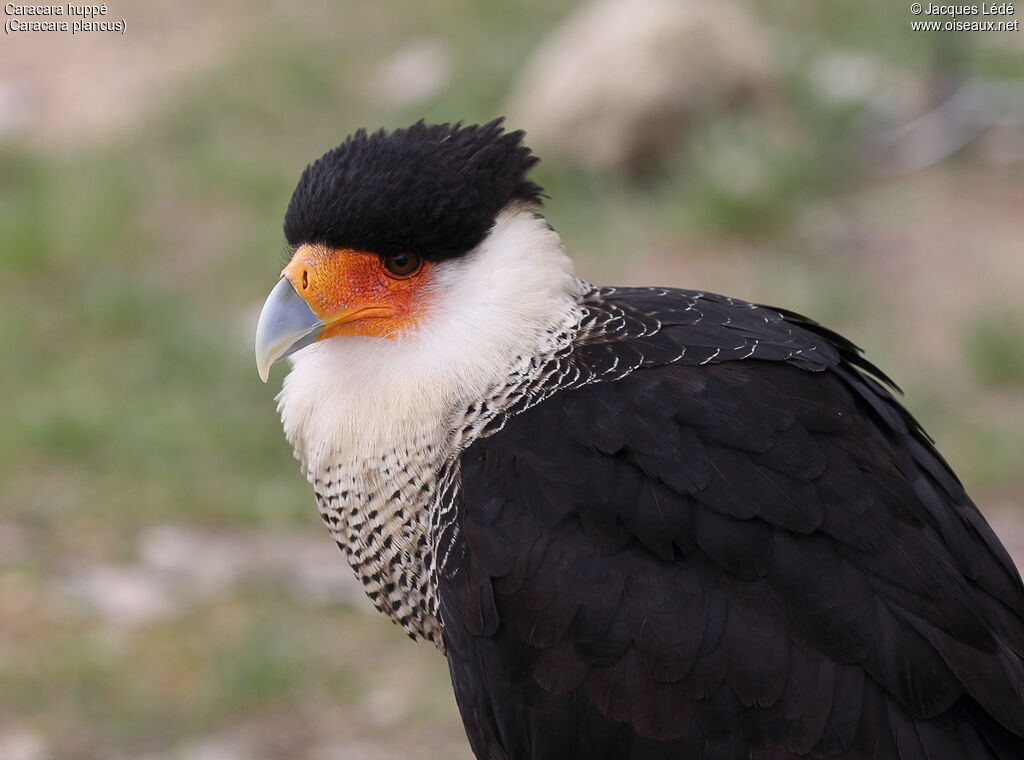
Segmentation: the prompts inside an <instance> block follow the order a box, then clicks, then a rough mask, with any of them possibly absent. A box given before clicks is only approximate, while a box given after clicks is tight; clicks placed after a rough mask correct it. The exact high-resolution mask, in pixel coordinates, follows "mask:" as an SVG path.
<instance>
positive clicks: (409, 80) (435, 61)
mask: <svg viewBox="0 0 1024 760" xmlns="http://www.w3.org/2000/svg"><path fill="white" fill-rule="evenodd" d="M451 77H452V54H451V50H450V49H449V48H448V46H447V45H446V44H445V43H443V42H441V41H440V40H436V39H422V40H417V41H415V42H412V43H410V44H409V45H407V46H406V47H404V48H402V49H401V50H399V51H398V52H397V53H395V54H394V55H393V56H392V57H391V58H389V59H388V60H387V61H385V62H384V64H383V65H382V66H381V67H380V68H379V69H378V70H377V71H376V72H375V73H374V74H372V75H371V76H370V86H371V87H372V89H373V94H374V96H375V97H376V98H377V99H378V100H379V101H380V102H381V103H384V104H385V105H388V106H392V107H395V108H403V107H406V106H414V105H416V104H418V103H422V102H424V101H426V100H429V99H430V98H431V97H433V96H434V95H436V94H437V93H439V92H440V91H441V90H443V89H444V88H445V87H446V86H447V84H448V83H449V82H450V81H451Z"/></svg>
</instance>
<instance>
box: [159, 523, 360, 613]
mask: <svg viewBox="0 0 1024 760" xmlns="http://www.w3.org/2000/svg"><path fill="white" fill-rule="evenodd" d="M139 555H140V557H141V559H142V562H143V564H144V565H145V566H146V567H148V568H150V569H152V570H154V571H157V572H159V573H160V574H162V575H163V576H165V577H166V578H168V580H169V581H170V582H171V583H172V584H173V585H174V586H175V587H177V588H179V589H182V590H183V591H184V592H185V593H187V594H188V595H189V596H192V597H196V598H208V597H210V596H215V595H217V594H220V593H224V592H225V591H227V590H228V589H230V588H231V587H233V586H235V585H237V584H238V583H241V582H258V583H272V584H273V583H278V584H280V585H281V586H283V588H284V589H285V590H286V591H288V592H290V593H291V594H292V595H293V596H294V597H296V598H297V599H299V600H300V601H302V602H304V603H306V604H317V605H321V604H344V605H363V604H366V605H367V606H369V603H368V602H367V601H366V597H365V594H364V593H363V589H362V586H361V585H360V584H359V583H358V582H357V581H356V579H355V576H354V575H353V574H352V571H351V569H350V568H349V566H348V563H347V562H345V558H344V556H343V555H342V554H341V552H339V551H338V548H337V547H336V546H335V545H334V544H333V543H332V542H331V540H330V537H329V536H327V535H326V534H325V532H322V531H316V532H315V533H312V532H311V533H310V534H305V533H282V532H280V531H277V532H239V533H222V534H220V533H210V532H206V531H203V530H200V529H197V528H189V527H185V526H176V525H164V526H159V527H157V528H153V529H151V530H149V531H147V532H146V533H145V534H143V536H142V537H141V539H140V541H139Z"/></svg>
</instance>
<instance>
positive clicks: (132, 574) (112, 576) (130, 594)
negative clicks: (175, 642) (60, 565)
mask: <svg viewBox="0 0 1024 760" xmlns="http://www.w3.org/2000/svg"><path fill="white" fill-rule="evenodd" d="M68 585H69V590H70V591H71V593H72V595H73V596H74V597H75V598H77V599H78V600H79V601H80V602H81V603H82V604H84V605H85V606H86V607H87V608H88V609H89V611H91V612H92V613H93V614H95V615H98V616H99V617H102V618H104V619H105V621H106V622H107V624H108V625H111V626H113V627H115V628H128V627H132V626H136V625H140V624H142V623H148V622H151V621H154V620H160V619H163V618H166V617H169V616H171V615H173V614H174V613H175V612H176V610H177V607H178V606H179V605H178V604H177V603H176V602H175V600H174V599H173V598H172V595H171V591H170V589H169V588H167V585H166V584H165V583H164V582H163V581H162V579H160V578H159V577H157V576H155V575H154V574H153V573H151V572H146V571H145V570H144V569H140V568H135V567H117V566H113V565H96V566H92V567H84V568H79V569H78V571H77V572H76V573H75V575H74V576H73V577H72V578H71V579H70V581H69V584H68Z"/></svg>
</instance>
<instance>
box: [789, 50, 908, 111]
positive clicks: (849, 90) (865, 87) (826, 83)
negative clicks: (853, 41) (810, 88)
mask: <svg viewBox="0 0 1024 760" xmlns="http://www.w3.org/2000/svg"><path fill="white" fill-rule="evenodd" d="M809 76H810V79H811V84H812V85H814V88H815V89H816V90H817V91H818V92H819V93H820V94H821V95H822V96H823V97H824V98H826V99H828V100H831V101H833V102H835V103H843V104H846V103H860V102H864V101H867V100H870V99H871V98H873V97H876V96H877V95H878V94H879V92H881V91H882V90H883V89H888V88H889V87H890V86H891V85H892V83H893V79H894V78H895V74H894V72H892V71H890V70H889V69H888V68H887V67H886V66H885V65H883V64H882V63H881V62H880V61H879V60H878V59H877V58H874V57H872V56H870V55H866V54H864V53H855V52H850V51H834V52H829V53H826V54H825V55H823V56H822V57H821V58H820V59H818V61H817V63H816V64H815V65H814V66H813V67H812V69H811V71H810V72H809Z"/></svg>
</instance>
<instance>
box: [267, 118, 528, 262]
mask: <svg viewBox="0 0 1024 760" xmlns="http://www.w3.org/2000/svg"><path fill="white" fill-rule="evenodd" d="M522 138H523V133H522V132H521V131H517V132H505V131H504V130H503V128H502V119H496V120H495V121H492V122H490V123H489V124H485V125H483V126H477V125H473V126H462V125H461V124H454V125H452V124H436V125H427V124H425V123H423V122H422V121H420V122H417V123H416V124H413V125H412V126H411V127H408V128H406V129H397V130H395V131H393V132H385V131H384V130H380V131H379V132H375V133H374V134H367V132H366V131H365V130H362V129H361V130H359V131H358V132H356V133H355V134H353V135H351V136H350V137H349V138H348V139H346V140H345V142H343V143H342V144H341V145H339V146H338V147H337V148H334V149H333V150H330V151H328V152H327V153H325V154H324V155H323V156H321V157H320V158H318V159H317V160H316V161H314V162H313V163H312V164H310V165H309V166H307V167H306V170H305V171H304V172H303V173H302V177H301V178H300V179H299V184H298V186H297V187H296V188H295V192H294V193H293V194H292V199H291V202H290V203H289V204H288V211H287V212H286V214H285V218H284V234H285V237H286V238H287V239H288V242H289V244H291V245H293V246H298V245H302V244H303V243H324V244H327V245H329V246H331V247H333V248H351V249H354V250H363V251H372V252H374V253H379V254H382V255H388V254H392V253H400V252H408V251H415V252H417V253H419V254H420V255H421V256H423V257H424V258H427V259H433V260H438V259H445V258H451V257H453V256H458V255H460V254H463V253H465V252H466V251H468V250H470V249H471V248H473V247H474V246H476V245H477V244H478V243H479V242H480V241H481V240H483V239H484V236H485V235H486V234H487V232H488V230H489V229H490V228H491V225H492V224H493V223H494V219H495V217H496V216H497V214H498V212H499V211H500V210H501V209H502V208H503V207H504V206H506V205H507V204H508V203H509V202H511V201H513V200H522V201H528V202H533V203H539V202H540V197H541V192H542V191H541V188H540V187H539V186H537V185H536V184H534V183H533V182H530V181H529V180H528V179H526V173H527V171H528V170H529V169H530V167H532V166H533V165H534V164H536V163H537V160H538V159H537V158H536V156H534V155H533V154H532V153H530V149H529V148H527V147H526V146H524V145H523V144H522Z"/></svg>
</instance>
